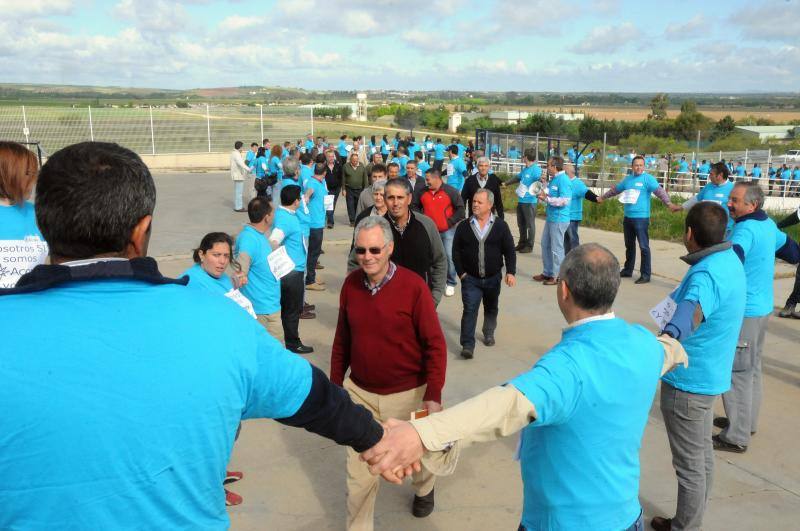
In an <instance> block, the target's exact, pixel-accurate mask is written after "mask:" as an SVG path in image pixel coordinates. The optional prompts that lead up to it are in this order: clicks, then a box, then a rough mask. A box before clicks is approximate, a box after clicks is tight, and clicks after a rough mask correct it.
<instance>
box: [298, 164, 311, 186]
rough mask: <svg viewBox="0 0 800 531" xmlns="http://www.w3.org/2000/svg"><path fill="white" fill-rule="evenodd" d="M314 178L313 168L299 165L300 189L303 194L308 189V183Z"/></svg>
mask: <svg viewBox="0 0 800 531" xmlns="http://www.w3.org/2000/svg"><path fill="white" fill-rule="evenodd" d="M312 177H314V168H313V166H304V165H302V164H301V165H300V188H302V190H303V191H304V192H305V191H306V188H307V187H308V181H309V179H311V178H312Z"/></svg>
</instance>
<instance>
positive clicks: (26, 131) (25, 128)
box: [22, 105, 31, 142]
mask: <svg viewBox="0 0 800 531" xmlns="http://www.w3.org/2000/svg"><path fill="white" fill-rule="evenodd" d="M30 132H31V131H30V129H28V115H27V114H25V106H24V105H23V106H22V134H23V135H25V142H30V140H31V139H30Z"/></svg>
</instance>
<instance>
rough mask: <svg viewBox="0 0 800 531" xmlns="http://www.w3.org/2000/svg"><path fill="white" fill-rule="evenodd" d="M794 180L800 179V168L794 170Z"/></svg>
mask: <svg viewBox="0 0 800 531" xmlns="http://www.w3.org/2000/svg"><path fill="white" fill-rule="evenodd" d="M792 180H793V181H800V169H796V170H794V172H792Z"/></svg>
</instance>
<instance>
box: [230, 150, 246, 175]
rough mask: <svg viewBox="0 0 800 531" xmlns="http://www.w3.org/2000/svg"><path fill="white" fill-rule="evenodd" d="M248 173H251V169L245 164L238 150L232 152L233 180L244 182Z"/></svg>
mask: <svg viewBox="0 0 800 531" xmlns="http://www.w3.org/2000/svg"><path fill="white" fill-rule="evenodd" d="M248 173H250V168H248V167H247V164H245V163H244V159H242V154H241V153H239V151H238V150H236V149H234V150H233V151H231V180H232V181H244V177H245V175H247V174H248Z"/></svg>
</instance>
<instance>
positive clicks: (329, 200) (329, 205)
mask: <svg viewBox="0 0 800 531" xmlns="http://www.w3.org/2000/svg"><path fill="white" fill-rule="evenodd" d="M323 203H325V210H327V211H328V212H330V211H331V210H333V195H331V194H328V195H326V196H325V199H324V200H323Z"/></svg>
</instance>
